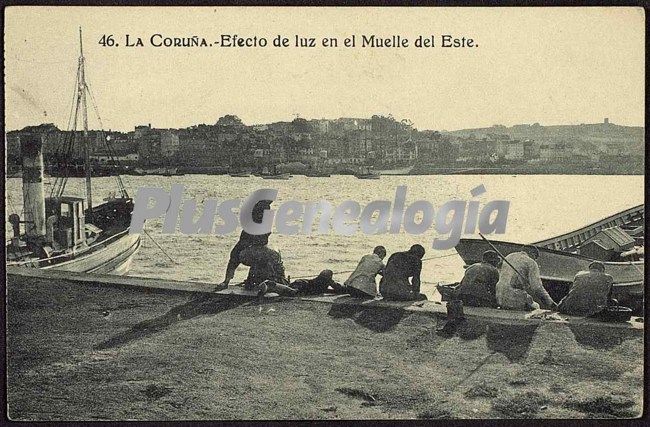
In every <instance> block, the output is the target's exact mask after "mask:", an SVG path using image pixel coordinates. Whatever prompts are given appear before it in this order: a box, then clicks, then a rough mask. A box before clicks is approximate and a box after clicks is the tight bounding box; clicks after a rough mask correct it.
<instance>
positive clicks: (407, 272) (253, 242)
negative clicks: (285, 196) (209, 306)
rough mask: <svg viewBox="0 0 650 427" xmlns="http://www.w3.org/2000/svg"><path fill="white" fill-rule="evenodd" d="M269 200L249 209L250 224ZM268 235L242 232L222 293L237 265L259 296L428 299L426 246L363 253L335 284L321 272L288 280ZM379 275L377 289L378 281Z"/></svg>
mask: <svg viewBox="0 0 650 427" xmlns="http://www.w3.org/2000/svg"><path fill="white" fill-rule="evenodd" d="M270 205H271V201H268V200H263V201H260V202H258V203H257V204H256V205H255V206H254V208H253V211H252V218H253V221H254V222H256V223H261V222H262V219H263V216H264V211H265V210H267V209H268V208H269V207H270ZM270 234H271V233H266V234H261V235H253V234H249V233H247V232H246V231H245V230H243V231H242V232H241V234H240V236H239V241H238V242H237V244H236V245H235V246H234V247H233V249H232V250H231V251H230V259H229V261H228V266H227V267H226V277H225V279H224V281H223V282H222V283H221V284H220V285H218V286H217V288H216V290H222V289H226V288H227V287H228V284H229V283H230V281H231V280H232V278H233V277H234V276H235V270H236V269H237V267H238V266H239V265H240V264H244V265H246V266H249V267H250V269H249V271H248V277H247V278H246V280H245V281H244V288H245V289H249V290H252V289H256V290H257V291H258V293H259V294H264V293H266V292H269V291H272V292H276V293H278V294H280V295H289V296H293V295H297V294H302V295H312V294H314V295H315V294H321V293H326V292H334V293H338V294H349V295H351V296H354V297H357V298H364V299H372V298H376V297H377V296H378V295H381V296H382V297H383V298H384V299H386V300H395V301H419V300H425V299H427V297H426V295H424V294H422V293H420V273H421V271H422V257H424V253H425V250H424V247H422V246H421V245H413V246H411V248H410V249H409V250H407V251H404V252H396V253H394V254H392V255H391V256H390V257H389V258H388V262H387V263H386V264H384V262H383V260H384V258H385V257H386V248H384V247H383V246H377V247H375V248H374V250H373V252H372V253H371V254H368V255H364V256H363V257H362V258H361V260H360V261H359V263H358V265H357V267H356V269H355V270H354V271H353V272H352V274H351V275H350V277H349V278H348V279H347V280H346V281H345V282H344V283H343V284H339V283H337V282H335V281H334V279H333V272H332V271H331V270H323V271H321V273H320V274H319V275H318V276H316V277H315V278H313V279H300V280H296V281H293V282H290V281H289V280H288V278H286V276H285V270H284V266H283V264H282V258H281V256H280V253H279V252H277V251H275V250H273V249H271V248H269V247H268V241H269V235H270ZM378 275H380V276H382V277H381V280H380V282H379V290H377V283H376V277H377V276H378Z"/></svg>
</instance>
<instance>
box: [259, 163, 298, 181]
mask: <svg viewBox="0 0 650 427" xmlns="http://www.w3.org/2000/svg"><path fill="white" fill-rule="evenodd" d="M260 176H261V177H262V178H264V179H281V180H287V179H289V178H291V175H290V174H288V173H280V172H278V168H277V166H273V169H272V170H271V171H270V172H268V171H267V172H266V173H265V172H264V171H263V172H262V174H260Z"/></svg>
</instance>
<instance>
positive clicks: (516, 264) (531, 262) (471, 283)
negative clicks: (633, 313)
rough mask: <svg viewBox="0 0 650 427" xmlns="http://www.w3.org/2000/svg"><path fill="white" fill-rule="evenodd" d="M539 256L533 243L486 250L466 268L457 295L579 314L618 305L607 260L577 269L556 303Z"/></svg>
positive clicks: (477, 302)
mask: <svg viewBox="0 0 650 427" xmlns="http://www.w3.org/2000/svg"><path fill="white" fill-rule="evenodd" d="M538 257H539V249H537V247H535V246H530V245H529V246H525V247H524V248H523V249H522V250H521V251H518V252H513V253H510V254H508V255H507V256H505V257H504V258H501V256H500V255H499V254H497V253H496V252H494V251H486V252H485V253H483V259H482V262H480V263H476V264H473V265H471V266H469V267H468V268H467V270H466V271H465V275H464V277H463V280H462V281H461V283H460V285H458V287H457V288H456V297H457V298H458V299H460V300H462V301H463V303H464V304H466V305H470V306H482V307H501V308H502V309H509V310H535V309H538V308H545V309H549V310H553V311H559V312H560V313H563V314H569V315H576V316H593V315H596V314H598V313H600V312H602V311H603V310H604V309H605V308H606V307H608V306H610V305H616V300H614V299H612V285H613V279H612V276H610V275H609V274H607V273H605V264H603V263H602V262H600V261H594V262H592V263H591V264H590V265H589V271H581V272H578V274H576V276H575V278H574V280H573V284H572V285H571V287H570V289H569V292H568V294H567V295H566V296H565V297H564V298H563V299H562V300H561V301H560V302H559V303H556V302H555V301H553V298H551V296H550V295H549V294H548V292H547V291H546V289H544V286H543V284H542V280H541V278H540V273H539V266H538V264H537V261H536V260H537V258H538Z"/></svg>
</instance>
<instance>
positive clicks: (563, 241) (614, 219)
mask: <svg viewBox="0 0 650 427" xmlns="http://www.w3.org/2000/svg"><path fill="white" fill-rule="evenodd" d="M644 223H645V209H644V205H639V206H635V207H633V208H630V209H626V210H624V211H622V212H619V213H617V214H615V215H612V216H609V217H607V218H604V219H602V220H600V221H597V222H595V223H593V224H590V225H587V226H585V227H582V228H579V229H577V230H574V231H571V232H569V233H565V234H562V235H559V236H556V237H552V238H549V239H546V240H541V241H539V242H535V243H532V245H535V246H537V247H538V248H539V258H538V259H537V264H538V265H539V269H540V276H541V278H542V282H543V283H544V286H545V287H546V289H547V290H548V291H549V294H551V296H552V297H553V298H554V299H556V297H558V296H561V295H565V294H566V292H568V286H569V285H570V284H571V283H572V282H573V278H574V276H575V274H576V273H577V272H579V271H583V270H587V269H588V267H589V264H590V263H591V262H592V261H594V260H599V261H602V262H603V263H604V264H605V271H606V273H607V274H610V275H611V276H612V277H613V279H614V288H613V295H614V298H618V299H619V301H621V302H622V303H624V305H627V306H630V307H631V305H638V304H639V302H640V301H642V300H643V295H644V279H645V274H644V261H643V255H644V250H643V246H642V245H643V238H644V231H643V227H644ZM491 243H492V244H493V245H494V246H495V247H496V248H497V249H498V250H499V252H501V253H502V254H503V255H504V256H505V255H508V254H510V253H512V252H517V251H520V250H521V249H522V247H523V246H524V244H522V243H513V242H503V241H496V240H491ZM490 249H491V247H490V245H489V244H488V243H487V242H485V241H484V240H482V239H460V241H459V242H458V244H457V245H456V251H457V252H458V254H459V255H460V256H461V258H462V259H463V261H464V262H465V264H466V265H471V264H474V263H476V262H480V261H481V258H482V255H483V252H485V251H487V250H490ZM633 308H634V307H633Z"/></svg>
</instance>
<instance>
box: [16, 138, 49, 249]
mask: <svg viewBox="0 0 650 427" xmlns="http://www.w3.org/2000/svg"><path fill="white" fill-rule="evenodd" d="M20 155H21V156H22V159H23V206H24V210H25V221H26V223H25V234H26V235H27V236H28V237H33V238H35V237H41V236H45V194H44V190H43V139H42V136H41V135H38V134H24V135H21V136H20Z"/></svg>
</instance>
